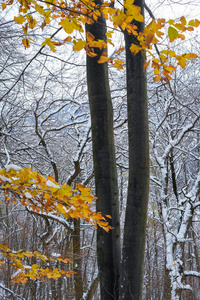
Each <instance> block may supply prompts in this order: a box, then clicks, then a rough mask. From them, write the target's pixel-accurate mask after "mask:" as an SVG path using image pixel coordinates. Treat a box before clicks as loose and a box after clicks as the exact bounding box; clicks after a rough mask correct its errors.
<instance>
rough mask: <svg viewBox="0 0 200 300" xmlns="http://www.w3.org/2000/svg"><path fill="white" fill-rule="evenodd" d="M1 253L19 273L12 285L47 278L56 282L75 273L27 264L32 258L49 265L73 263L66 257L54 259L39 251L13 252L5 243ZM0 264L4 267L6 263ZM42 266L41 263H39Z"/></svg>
mask: <svg viewBox="0 0 200 300" xmlns="http://www.w3.org/2000/svg"><path fill="white" fill-rule="evenodd" d="M0 252H1V254H2V255H3V256H4V257H6V258H7V259H8V260H9V263H10V265H12V266H13V267H14V268H15V269H16V270H17V272H16V273H14V274H13V275H12V281H11V284H12V283H26V282H27V281H28V279H31V280H35V279H40V280H43V281H44V280H46V278H53V279H54V280H56V279H57V278H60V277H61V276H62V275H65V276H66V277H71V275H72V274H74V273H75V272H73V271H64V270H59V269H58V268H54V269H49V268H48V267H46V268H43V267H40V266H39V265H38V264H27V263H28V262H29V260H31V258H32V257H33V258H35V259H37V260H38V261H40V262H44V263H49V262H59V261H61V262H63V263H67V264H68V263H72V260H71V259H68V258H64V257H61V256H59V257H57V258H52V257H49V256H46V255H44V254H42V253H39V252H37V251H33V252H30V251H23V250H18V251H12V250H11V249H10V248H8V246H7V245H6V244H5V243H1V244H0ZM0 264H1V265H3V264H4V261H3V260H0ZM39 264H40V263H39Z"/></svg>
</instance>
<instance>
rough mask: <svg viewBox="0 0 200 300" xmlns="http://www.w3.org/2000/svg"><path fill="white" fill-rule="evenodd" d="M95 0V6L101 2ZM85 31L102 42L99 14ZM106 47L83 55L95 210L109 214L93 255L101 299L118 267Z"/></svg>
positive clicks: (112, 289) (110, 291)
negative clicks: (107, 228) (103, 58)
mask: <svg viewBox="0 0 200 300" xmlns="http://www.w3.org/2000/svg"><path fill="white" fill-rule="evenodd" d="M102 3H103V2H102V1H99V0H96V1H95V4H96V5H102ZM86 29H87V34H88V35H91V34H92V35H93V36H95V38H96V39H97V40H98V39H100V40H104V41H106V22H105V19H104V18H103V16H102V15H101V16H100V17H99V18H98V20H97V21H96V22H94V23H93V24H92V25H87V26H86ZM105 51H106V49H98V48H97V49H96V51H95V53H96V54H97V56H96V57H90V56H87V84H88V95H89V103H90V112H91V125H92V144H93V161H94V175H95V186H96V195H97V197H98V199H99V200H97V211H101V212H102V213H103V214H105V215H111V216H112V219H111V225H112V227H113V228H114V229H113V230H112V232H111V234H105V232H104V230H101V229H100V230H98V231H97V255H98V265H99V272H100V286H101V299H104V300H106V299H118V293H119V275H120V274H119V266H120V220H119V200H118V184H117V167H116V158H115V145H114V132H113V107H112V101H111V93H110V87H109V79H108V65H107V63H104V64H99V63H98V60H99V58H100V57H101V55H102V54H103V52H105Z"/></svg>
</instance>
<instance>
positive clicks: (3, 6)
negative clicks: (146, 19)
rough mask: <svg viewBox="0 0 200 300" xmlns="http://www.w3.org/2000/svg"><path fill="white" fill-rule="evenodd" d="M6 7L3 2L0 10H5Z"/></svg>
mask: <svg viewBox="0 0 200 300" xmlns="http://www.w3.org/2000/svg"><path fill="white" fill-rule="evenodd" d="M6 6H7V4H6V3H4V2H3V3H2V4H1V7H2V10H4V9H6Z"/></svg>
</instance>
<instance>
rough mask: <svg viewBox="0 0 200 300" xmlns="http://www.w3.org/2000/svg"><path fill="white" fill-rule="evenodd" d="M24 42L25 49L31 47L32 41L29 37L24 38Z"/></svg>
mask: <svg viewBox="0 0 200 300" xmlns="http://www.w3.org/2000/svg"><path fill="white" fill-rule="evenodd" d="M22 44H23V45H24V48H25V49H27V48H30V42H29V40H28V39H23V40H22Z"/></svg>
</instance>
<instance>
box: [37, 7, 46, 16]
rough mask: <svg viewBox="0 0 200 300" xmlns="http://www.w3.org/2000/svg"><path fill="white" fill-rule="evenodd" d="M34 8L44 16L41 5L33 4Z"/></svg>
mask: <svg viewBox="0 0 200 300" xmlns="http://www.w3.org/2000/svg"><path fill="white" fill-rule="evenodd" d="M35 10H37V12H39V14H40V15H42V16H45V14H46V13H45V10H44V8H43V7H42V6H41V5H38V4H36V5H35Z"/></svg>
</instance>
